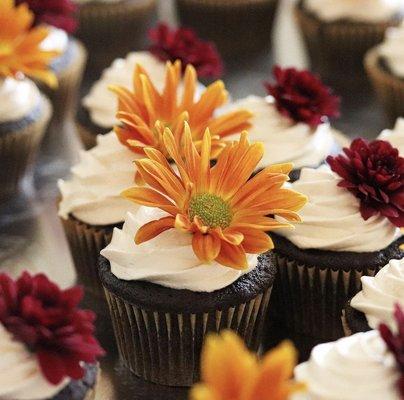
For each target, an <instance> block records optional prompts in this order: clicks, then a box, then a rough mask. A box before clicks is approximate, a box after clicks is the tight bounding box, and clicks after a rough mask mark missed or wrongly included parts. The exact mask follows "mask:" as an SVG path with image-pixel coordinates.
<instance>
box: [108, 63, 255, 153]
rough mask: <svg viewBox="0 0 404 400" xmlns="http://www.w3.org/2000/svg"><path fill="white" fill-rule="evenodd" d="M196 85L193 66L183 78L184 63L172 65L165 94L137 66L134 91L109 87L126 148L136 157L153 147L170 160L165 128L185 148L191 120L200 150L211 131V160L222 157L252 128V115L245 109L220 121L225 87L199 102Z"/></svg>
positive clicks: (219, 86) (209, 90)
mask: <svg viewBox="0 0 404 400" xmlns="http://www.w3.org/2000/svg"><path fill="white" fill-rule="evenodd" d="M197 82H198V81H197V74H196V72H195V69H194V67H193V66H192V65H187V67H186V69H185V75H184V79H182V73H181V62H180V61H176V62H175V63H174V64H172V63H171V62H168V63H167V64H166V77H165V87H164V89H163V91H162V92H161V93H160V92H159V91H158V90H157V89H156V88H155V86H154V85H153V82H152V81H151V79H150V78H149V76H148V75H147V72H146V71H145V70H144V69H143V68H142V67H141V66H140V65H137V66H136V68H135V72H134V79H133V86H134V87H133V92H131V91H130V90H129V89H127V88H125V87H121V86H111V87H110V89H111V90H112V91H113V92H115V93H116V94H117V95H118V113H117V118H118V120H119V121H120V123H121V125H120V126H117V127H115V132H116V133H117V135H118V138H119V140H120V141H121V143H123V144H124V145H126V146H128V147H129V148H131V149H132V150H133V151H134V152H136V153H141V154H143V153H144V152H143V150H144V148H145V147H154V148H156V149H159V150H160V151H161V152H162V153H163V154H164V155H165V156H167V149H166V148H165V144H164V140H163V133H164V129H165V128H166V127H169V128H170V129H171V131H172V132H173V134H174V137H175V140H176V142H177V143H180V142H181V138H182V135H183V130H184V121H188V123H189V125H190V126H191V129H192V135H193V136H192V139H193V141H194V142H195V145H196V146H197V148H200V145H201V143H202V136H203V133H204V130H205V129H206V128H209V129H210V132H211V134H212V148H213V151H212V157H215V156H217V154H218V153H219V152H220V150H221V149H222V148H223V147H224V144H223V143H222V139H223V138H224V137H226V136H228V135H231V134H233V133H239V132H241V131H242V130H244V129H246V128H248V127H249V123H248V120H249V119H250V118H251V116H252V114H251V113H250V112H249V111H246V110H238V111H234V112H230V113H227V114H223V115H221V116H215V115H214V114H215V111H216V110H217V109H218V108H219V107H221V106H222V105H224V104H225V103H226V101H227V97H228V93H227V91H226V89H225V86H224V83H223V82H222V81H216V82H214V83H212V84H211V85H210V86H208V87H207V88H206V89H205V91H204V92H203V93H202V95H201V96H200V98H199V99H198V100H195V92H196V89H197ZM180 92H182V96H181V98H179V97H180Z"/></svg>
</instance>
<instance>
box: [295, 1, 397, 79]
mask: <svg viewBox="0 0 404 400" xmlns="http://www.w3.org/2000/svg"><path fill="white" fill-rule="evenodd" d="M295 13H296V17H297V21H298V23H299V25H300V28H301V30H302V33H303V37H304V40H305V42H306V45H307V50H308V52H309V56H310V60H311V64H312V69H313V70H315V71H317V72H318V73H320V75H321V76H322V77H323V78H327V77H328V78H329V77H334V76H336V75H339V77H340V78H344V79H349V77H350V75H352V73H361V72H362V71H363V57H364V55H365V53H366V52H367V51H368V50H369V49H370V48H372V47H373V46H375V45H377V44H378V43H380V42H381V41H382V40H383V38H384V33H385V31H386V29H387V28H388V27H389V26H390V25H392V24H390V23H378V24H376V23H375V24H365V23H353V22H342V21H338V22H322V21H321V20H319V19H318V18H316V17H314V16H312V15H310V14H309V13H307V12H306V11H305V10H303V9H302V7H301V6H297V7H296V9H295Z"/></svg>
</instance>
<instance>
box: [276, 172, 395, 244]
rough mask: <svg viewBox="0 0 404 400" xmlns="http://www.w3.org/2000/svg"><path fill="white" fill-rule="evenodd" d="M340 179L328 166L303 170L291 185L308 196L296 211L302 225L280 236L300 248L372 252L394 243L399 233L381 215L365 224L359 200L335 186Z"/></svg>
mask: <svg viewBox="0 0 404 400" xmlns="http://www.w3.org/2000/svg"><path fill="white" fill-rule="evenodd" d="M340 180H341V178H340V177H339V176H338V175H337V174H335V173H333V172H332V171H331V170H330V169H329V168H328V167H327V166H322V167H320V168H318V169H312V168H304V169H303V170H302V172H301V176H300V179H299V180H297V181H296V182H293V183H291V184H290V186H291V188H292V189H294V190H296V191H298V192H300V193H303V194H305V195H306V196H307V197H308V202H307V203H306V205H305V206H304V207H303V209H302V210H301V211H300V212H299V214H300V216H301V217H302V220H303V222H302V223H300V224H297V225H296V226H295V229H280V230H279V233H280V234H281V235H283V236H285V237H287V238H288V239H289V240H290V241H291V242H292V243H294V244H295V245H296V246H297V247H299V248H301V249H320V250H332V251H353V252H368V251H369V252H371V251H378V250H381V249H384V248H385V247H387V246H389V245H390V244H391V243H392V242H394V240H396V239H397V238H398V237H399V236H400V230H399V229H398V228H396V227H395V226H394V225H393V224H391V223H390V222H389V221H388V219H387V218H384V217H382V216H380V215H375V216H372V217H370V218H369V219H368V220H367V221H365V220H364V219H363V218H362V216H361V214H360V211H359V205H360V204H359V200H358V199H357V198H356V197H355V196H354V195H353V194H351V193H350V192H349V191H348V190H346V189H344V188H341V187H338V186H337V184H338V182H339V181H340Z"/></svg>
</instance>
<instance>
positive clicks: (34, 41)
mask: <svg viewBox="0 0 404 400" xmlns="http://www.w3.org/2000/svg"><path fill="white" fill-rule="evenodd" d="M33 21H34V14H33V13H32V12H31V11H30V10H29V9H28V6H27V4H25V3H24V4H21V5H19V6H18V7H15V6H14V0H1V1H0V76H3V77H6V76H12V77H17V76H18V74H24V75H27V76H30V77H32V78H34V79H38V80H41V81H43V82H45V83H46V84H48V85H49V86H51V87H55V86H56V85H57V80H56V76H55V75H54V73H53V72H52V71H50V70H49V64H50V62H51V61H52V59H53V58H54V57H56V56H58V55H59V53H58V52H55V51H44V50H41V48H40V44H41V42H42V41H43V40H44V39H45V38H46V36H47V35H48V29H46V28H45V27H36V28H32V24H33Z"/></svg>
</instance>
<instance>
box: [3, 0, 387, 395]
mask: <svg viewBox="0 0 404 400" xmlns="http://www.w3.org/2000/svg"><path fill="white" fill-rule="evenodd" d="M292 1H293V0H283V2H282V4H281V7H280V10H279V13H278V17H277V22H276V26H275V29H274V35H273V37H274V41H273V52H272V55H269V54H268V55H267V56H265V57H262V58H261V59H259V60H246V61H238V62H237V63H235V65H234V66H233V65H231V64H228V65H227V73H226V76H225V78H224V80H225V82H226V85H227V87H228V89H229V91H230V93H231V95H232V97H233V98H234V99H237V98H241V97H244V96H246V95H248V94H257V95H263V94H264V91H263V88H262V82H263V81H264V80H265V79H266V78H268V76H269V73H270V70H271V66H272V64H273V63H274V62H276V63H279V64H282V65H295V66H297V67H305V66H306V65H307V64H306V56H305V53H304V50H303V47H302V42H301V38H300V36H299V34H298V31H297V28H296V26H295V25H294V21H293V18H292V13H291V7H292ZM159 15H160V18H161V19H164V20H166V21H169V22H175V15H174V12H173V8H172V2H171V0H161V1H160V6H159ZM355 102H356V103H355V105H354V106H352V104H350V103H349V101H348V100H347V99H343V115H342V118H341V119H340V120H339V121H338V122H337V123H336V124H335V126H336V127H337V128H338V129H340V130H341V131H342V132H344V133H345V134H346V135H348V136H350V137H354V136H358V135H360V136H366V137H375V136H376V135H377V134H378V133H379V132H380V130H381V129H382V128H385V127H387V125H386V124H387V123H386V121H385V120H384V117H383V114H382V111H381V109H380V107H379V106H378V104H377V102H376V101H375V99H374V96H373V95H371V94H369V93H368V94H367V95H365V96H358V98H355ZM79 150H80V143H79V141H78V139H77V138H76V136H75V132H74V125H73V124H71V125H70V126H69V127H68V129H66V131H65V132H64V133H63V134H61V135H59V136H58V137H57V140H53V141H50V142H48V143H47V147H46V148H44V149H42V152H41V155H40V157H39V160H38V163H37V166H36V169H35V175H34V177H35V179H34V182H35V190H32V189H31V188H30V187H29V186H27V188H26V190H25V192H24V193H23V194H22V195H21V196H20V197H19V198H17V199H13V201H12V202H10V203H9V204H3V205H0V268H1V270H3V271H4V270H5V271H8V272H9V273H10V274H12V275H14V276H16V275H18V274H19V273H20V272H21V271H22V270H24V269H28V270H31V271H33V272H39V271H44V272H46V273H47V274H49V275H50V277H51V278H52V279H54V280H56V281H58V282H59V283H60V284H61V285H62V286H64V287H66V286H69V285H71V284H73V283H74V281H75V274H74V270H73V265H72V260H71V256H70V254H69V251H68V247H67V243H66V241H65V238H64V234H63V231H62V227H61V224H60V222H59V220H58V217H57V211H56V200H55V199H56V197H57V194H58V192H57V186H56V182H57V179H59V178H61V177H64V176H67V175H68V172H69V168H70V166H71V165H72V163H74V162H75V161H76V160H77V158H78V151H79ZM100 323H101V325H102V321H100ZM101 331H102V333H103V336H104V337H103V341H104V342H106V346H107V347H109V348H112V349H113V344H112V343H113V338H112V333H111V332H110V330H108V329H102V328H101ZM102 371H103V376H102V380H101V381H100V387H99V390H98V392H97V400H107V399H108V400H114V399H119V400H126V399H131V400H149V399H150V400H158V399H165V400H171V399H173V400H174V399H175V400H181V399H186V397H187V390H185V389H178V388H177V389H175V388H166V387H159V386H157V385H153V384H150V383H147V382H144V381H142V380H140V379H137V378H136V377H134V376H133V375H131V374H130V372H128V371H127V370H126V369H125V368H124V367H123V366H122V365H121V364H120V362H119V360H118V357H117V355H116V351H113V350H112V351H111V352H110V353H109V355H108V357H106V359H105V360H103V362H102Z"/></svg>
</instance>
